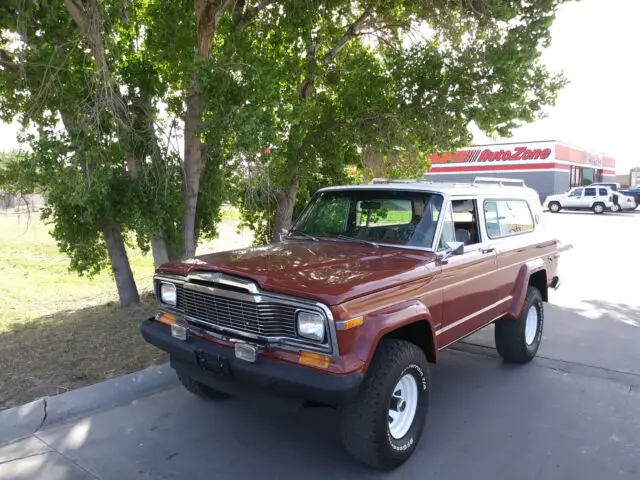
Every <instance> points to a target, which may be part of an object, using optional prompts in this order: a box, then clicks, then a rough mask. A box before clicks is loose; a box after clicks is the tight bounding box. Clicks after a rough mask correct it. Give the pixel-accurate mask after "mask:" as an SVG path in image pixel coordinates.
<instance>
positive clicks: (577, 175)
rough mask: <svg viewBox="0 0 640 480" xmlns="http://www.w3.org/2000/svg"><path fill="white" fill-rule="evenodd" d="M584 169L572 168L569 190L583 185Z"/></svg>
mask: <svg viewBox="0 0 640 480" xmlns="http://www.w3.org/2000/svg"><path fill="white" fill-rule="evenodd" d="M582 170H583V169H582V167H575V166H572V167H571V179H570V184H569V188H573V187H579V186H581V185H582Z"/></svg>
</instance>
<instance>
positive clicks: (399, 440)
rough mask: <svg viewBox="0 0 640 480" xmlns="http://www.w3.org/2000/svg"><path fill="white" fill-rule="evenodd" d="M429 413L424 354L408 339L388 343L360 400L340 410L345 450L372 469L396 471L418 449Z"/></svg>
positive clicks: (375, 361)
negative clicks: (394, 469)
mask: <svg viewBox="0 0 640 480" xmlns="http://www.w3.org/2000/svg"><path fill="white" fill-rule="evenodd" d="M428 409H429V368H428V364H427V359H426V357H425V355H424V352H423V351H422V350H421V349H420V348H419V347H418V346H417V345H415V344H413V343H410V342H407V341H405V340H396V339H383V340H382V341H381V342H380V344H379V346H378V348H377V350H376V353H375V356H374V358H373V361H372V363H371V366H370V367H369V371H368V372H367V376H366V377H365V379H364V380H363V383H362V386H361V388H360V392H359V393H358V396H357V397H356V399H355V400H354V401H353V402H350V403H349V404H347V405H344V406H343V407H341V431H342V432H341V434H342V443H343V445H344V448H345V449H346V450H347V452H348V453H349V454H350V455H351V456H352V457H354V458H355V459H356V460H358V461H360V462H362V463H364V464H366V465H369V466H371V467H375V468H380V469H384V470H390V469H392V468H395V467H397V466H399V465H401V464H402V463H403V462H405V461H406V460H407V459H408V458H409V457H410V456H411V454H412V453H413V451H414V450H415V448H416V446H417V444H418V441H419V440H420V436H421V435H422V430H423V428H424V424H425V419H426V415H427V412H428Z"/></svg>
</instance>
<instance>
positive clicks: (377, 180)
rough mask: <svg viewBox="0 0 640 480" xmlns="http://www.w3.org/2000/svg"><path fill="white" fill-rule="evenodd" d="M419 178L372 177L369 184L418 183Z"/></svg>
mask: <svg viewBox="0 0 640 480" xmlns="http://www.w3.org/2000/svg"><path fill="white" fill-rule="evenodd" d="M420 181H421V179H419V178H374V179H372V180H371V181H370V182H369V184H372V183H418V182H420Z"/></svg>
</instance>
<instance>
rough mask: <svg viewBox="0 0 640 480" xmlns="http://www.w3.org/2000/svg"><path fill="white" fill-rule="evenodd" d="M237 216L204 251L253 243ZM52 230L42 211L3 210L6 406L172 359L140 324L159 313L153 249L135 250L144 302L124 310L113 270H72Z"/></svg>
mask: <svg viewBox="0 0 640 480" xmlns="http://www.w3.org/2000/svg"><path fill="white" fill-rule="evenodd" d="M233 216H234V214H233V212H230V213H227V214H225V217H224V221H223V222H222V223H221V224H220V226H219V230H220V237H219V239H216V240H213V241H210V242H207V243H206V244H203V245H201V246H200V247H199V249H198V251H199V253H202V252H205V251H209V252H210V251H219V250H228V249H232V248H241V247H244V246H247V245H249V244H250V243H251V240H252V238H251V235H249V234H248V233H246V232H245V233H243V234H240V235H239V234H237V232H236V229H237V224H238V221H237V220H234V219H233ZM48 232H49V229H48V227H47V226H46V225H44V224H43V223H42V222H41V221H40V220H39V219H37V218H36V215H32V217H31V220H30V223H29V225H27V217H26V216H24V215H22V216H19V215H13V214H1V213H0V279H1V280H0V286H1V287H2V288H1V291H2V293H3V294H4V301H3V302H0V372H2V373H1V375H0V409H3V408H9V407H12V406H15V405H19V404H22V403H24V402H27V401H30V400H33V399H35V398H39V397H41V396H44V395H55V394H57V393H61V392H64V391H66V390H70V389H73V388H77V387H80V386H83V385H88V384H91V383H95V382H99V381H101V380H105V379H108V378H112V377H116V376H120V375H123V374H126V373H130V372H133V371H136V370H140V369H143V368H145V367H147V366H150V365H153V364H157V363H162V362H164V361H166V357H165V355H164V354H163V353H162V352H161V351H159V350H157V349H156V348H154V347H152V346H150V345H148V344H147V343H146V342H144V340H143V339H142V337H141V336H140V333H139V330H138V328H139V324H140V321H141V320H143V319H145V318H147V317H149V316H151V315H153V314H154V313H155V303H154V299H153V295H152V294H151V287H152V278H153V272H154V268H153V258H152V256H151V254H148V255H143V254H142V253H141V252H139V251H136V250H131V251H129V252H128V253H129V260H130V262H131V267H132V270H133V272H134V276H135V278H136V283H137V285H138V289H139V291H140V295H141V299H142V301H141V304H140V305H138V306H135V307H131V308H126V309H122V308H120V307H119V302H118V295H117V290H116V287H115V283H114V281H113V278H112V276H111V273H110V271H104V272H103V273H101V274H100V275H98V276H96V277H93V278H86V277H79V276H78V275H77V274H76V273H74V272H70V271H69V270H68V267H69V260H68V258H67V257H66V256H64V255H63V254H61V253H60V252H59V251H58V249H57V247H56V243H55V240H53V239H52V238H51V237H50V236H49V233H48Z"/></svg>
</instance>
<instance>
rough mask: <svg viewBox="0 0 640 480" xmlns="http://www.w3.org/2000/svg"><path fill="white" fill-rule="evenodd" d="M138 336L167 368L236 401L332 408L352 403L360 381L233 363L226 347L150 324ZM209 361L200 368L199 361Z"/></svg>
mask: <svg viewBox="0 0 640 480" xmlns="http://www.w3.org/2000/svg"><path fill="white" fill-rule="evenodd" d="M140 330H141V333H142V337H143V338H144V339H145V340H146V341H147V342H148V343H150V344H152V345H154V346H156V347H157V348H159V349H161V350H164V351H165V352H168V353H169V356H170V359H171V367H172V368H173V369H174V370H176V372H177V373H178V374H179V375H187V376H190V377H192V378H193V379H194V380H195V381H197V382H200V383H203V384H204V385H207V386H209V387H211V388H213V389H216V390H220V391H222V392H226V393H230V394H232V395H237V396H254V395H255V394H256V393H259V394H268V395H275V396H283V397H290V398H294V399H298V400H303V401H312V402H316V403H322V404H326V405H331V406H337V405H340V404H342V403H344V402H347V401H349V400H351V399H352V398H353V397H354V396H355V395H356V394H357V392H358V389H359V387H360V383H361V382H362V374H361V373H350V374H346V375H332V374H329V373H324V372H320V371H317V370H312V369H310V368H307V367H304V366H299V365H293V364H290V363H286V362H281V361H277V360H274V359H270V358H265V357H263V356H259V357H258V359H257V360H256V362H255V363H249V362H246V361H244V360H240V359H237V358H236V357H235V353H234V351H233V350H232V349H231V348H228V347H225V346H223V345H218V344H215V343H212V342H208V341H205V340H202V339H199V338H197V337H194V336H191V337H189V338H188V339H187V340H186V341H181V340H177V339H175V338H173V337H172V336H171V330H170V329H169V328H168V327H167V326H166V325H163V324H161V323H159V322H156V321H154V320H153V319H149V320H145V321H144V322H143V323H142V325H141V327H140ZM203 356H206V357H207V358H209V359H214V362H213V363H214V365H211V363H210V362H207V363H206V366H204V367H203V362H202V358H203Z"/></svg>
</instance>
